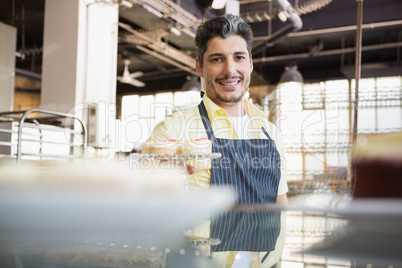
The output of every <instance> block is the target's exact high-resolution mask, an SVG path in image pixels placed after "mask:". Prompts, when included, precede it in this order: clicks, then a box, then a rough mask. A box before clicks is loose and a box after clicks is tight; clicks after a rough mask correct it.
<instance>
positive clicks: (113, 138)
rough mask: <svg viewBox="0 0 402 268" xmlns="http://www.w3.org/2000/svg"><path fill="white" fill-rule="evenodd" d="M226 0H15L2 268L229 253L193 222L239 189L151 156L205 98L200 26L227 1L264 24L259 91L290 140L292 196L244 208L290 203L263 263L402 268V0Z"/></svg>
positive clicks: (0, 139) (1, 155)
mask: <svg viewBox="0 0 402 268" xmlns="http://www.w3.org/2000/svg"><path fill="white" fill-rule="evenodd" d="M217 2H218V1H217V0H214V1H212V0H148V1H145V0H86V1H84V0H46V1H45V0H2V1H1V2H0V93H1V94H0V95H1V98H0V170H1V172H0V191H1V194H0V211H1V215H2V216H0V237H1V238H0V263H1V266H2V267H229V266H225V265H223V264H222V262H219V260H220V258H222V259H224V256H223V257H222V256H220V255H219V254H215V255H214V257H211V256H212V255H213V253H214V249H215V250H216V249H217V248H219V245H220V244H222V241H219V240H217V239H214V238H210V237H205V238H204V237H202V236H196V235H194V234H190V233H189V232H190V231H188V229H190V227H192V228H193V227H194V226H197V224H199V223H200V222H202V221H204V220H205V219H206V218H207V217H212V215H214V216H215V217H219V215H221V214H222V213H223V212H224V211H226V210H228V209H233V193H232V192H230V191H226V190H224V189H213V187H211V189H208V190H205V191H196V192H191V191H190V192H191V194H189V191H188V189H187V186H186V187H182V186H183V185H182V184H183V181H185V179H186V174H185V172H183V161H184V160H183V158H180V157H177V158H175V160H174V161H168V164H169V166H168V168H161V166H158V165H154V162H153V160H154V159H153V157H152V156H149V155H147V154H143V153H141V152H142V146H143V145H144V143H145V142H146V140H147V138H148V137H149V135H150V132H151V131H152V129H153V128H154V126H155V125H156V124H158V123H159V122H160V121H161V120H163V119H165V118H166V117H169V116H170V115H171V114H172V113H174V112H176V111H179V110H183V109H188V108H189V107H192V106H194V105H197V104H198V103H199V101H200V100H201V97H200V92H201V91H202V86H203V81H200V79H199V77H198V76H197V75H196V72H195V68H194V66H195V45H194V36H195V31H196V27H197V25H198V24H199V23H200V22H202V21H203V20H204V19H205V18H208V17H212V16H215V15H218V14H223V13H234V14H237V15H239V16H240V17H242V18H243V19H244V20H245V21H247V22H248V23H249V24H250V25H251V27H252V29H253V32H254V45H253V55H252V56H253V64H254V70H253V73H252V78H251V84H250V88H249V92H248V94H247V98H248V99H249V100H250V101H251V102H252V103H254V104H255V105H256V106H257V107H259V108H260V109H262V110H264V111H265V112H266V115H267V117H268V119H269V120H270V121H271V122H274V123H275V124H276V125H277V126H278V128H279V129H280V131H281V133H282V136H283V139H284V142H285V147H286V168H287V173H286V177H287V181H288V188H289V191H288V197H289V201H290V204H289V205H288V206H284V207H281V206H279V207H278V206H250V207H240V208H239V207H237V208H236V209H237V210H235V211H234V212H235V213H253V212H254V213H262V215H263V216H264V217H265V216H267V217H268V215H269V217H271V216H272V214H275V217H274V218H275V220H276V223H275V224H274V225H275V226H276V227H277V228H275V230H274V231H272V230H271V231H272V232H271V233H275V234H276V236H275V237H274V238H273V242H272V243H273V248H274V249H273V250H272V252H274V251H276V250H278V251H281V254H280V257H279V259H277V260H276V264H275V263H269V262H268V261H267V262H266V263H263V264H260V266H252V267H273V266H272V265H276V267H283V268H288V267H289V268H302V267H303V268H311V267H328V268H329V267H358V268H360V267H373V268H377V267H388V268H390V267H392V268H396V267H402V230H401V228H400V226H401V223H402V200H401V196H402V183H401V182H400V180H401V178H402V154H401V152H402V55H401V52H402V51H401V50H402V12H401V10H402V1H400V0H382V1H378V0H357V1H356V0H289V1H287V0H238V1H236V0H226V1H222V3H217ZM219 4H220V6H219ZM356 89H357V90H356ZM207 157H209V158H214V157H218V156H215V155H208V156H207ZM144 161H145V162H144ZM139 163H142V164H139ZM144 163H146V164H144ZM55 178H56V180H54V179H55ZM127 178H130V183H127ZM42 184H43V185H42ZM264 219H265V218H264ZM270 220H271V218H270ZM264 223H265V224H266V221H264ZM278 226H280V228H279V227H278ZM122 230H123V231H122ZM128 230H129V231H128ZM264 230H265V229H264ZM271 246H272V245H271ZM268 251H269V250H268ZM272 252H271V253H272ZM215 253H216V252H215ZM219 256H220V257H219ZM237 256H238V255H236V256H233V258H237ZM226 257H227V256H226ZM268 259H269V256H268ZM233 267H234V266H233ZM236 267H237V266H236ZM238 267H245V266H238ZM249 267H250V266H249Z"/></svg>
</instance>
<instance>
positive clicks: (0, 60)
mask: <svg viewBox="0 0 402 268" xmlns="http://www.w3.org/2000/svg"><path fill="white" fill-rule="evenodd" d="M16 48H17V29H16V28H15V27H12V26H9V25H7V24H4V23H1V22H0V112H8V111H12V110H13V106H14V80H15V52H16Z"/></svg>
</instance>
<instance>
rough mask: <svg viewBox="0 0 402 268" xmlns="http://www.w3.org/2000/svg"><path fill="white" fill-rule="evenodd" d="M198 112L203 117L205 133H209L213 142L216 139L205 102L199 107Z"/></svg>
mask: <svg viewBox="0 0 402 268" xmlns="http://www.w3.org/2000/svg"><path fill="white" fill-rule="evenodd" d="M198 111H199V112H200V115H201V120H202V123H203V124H204V128H205V131H206V132H207V135H208V139H210V140H212V139H214V138H215V135H214V132H213V130H212V125H211V121H210V120H209V117H208V113H207V109H206V108H205V105H204V101H201V103H200V104H199V105H198Z"/></svg>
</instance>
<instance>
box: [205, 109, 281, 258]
mask: <svg viewBox="0 0 402 268" xmlns="http://www.w3.org/2000/svg"><path fill="white" fill-rule="evenodd" d="M198 109H199V112H200V115H201V119H202V121H203V124H204V127H205V130H206V132H207V134H208V138H209V139H210V140H211V141H212V152H213V153H221V154H222V157H221V158H217V159H212V167H211V181H210V183H211V185H219V186H229V187H234V188H235V189H236V191H237V195H238V196H237V197H238V199H237V203H239V204H263V203H276V198H277V195H278V185H279V180H280V176H281V170H280V155H279V152H278V150H277V149H276V146H275V141H274V140H272V139H271V137H270V136H269V134H268V133H267V131H266V130H265V129H264V128H262V130H261V131H263V133H264V134H265V135H266V136H267V138H268V139H234V140H233V139H221V138H216V137H215V135H214V132H213V130H212V126H211V122H210V120H209V118H208V114H207V111H206V109H205V105H204V103H203V102H201V103H200V105H199V106H198ZM279 232H280V214H279V213H267V214H264V213H263V214H256V213H237V212H228V213H224V214H223V215H221V216H219V217H216V218H213V219H211V233H210V237H211V238H219V239H220V240H221V241H222V242H221V244H219V245H216V246H212V248H211V251H255V252H261V251H267V254H266V256H267V255H268V253H269V252H270V251H272V250H273V249H274V248H275V244H276V239H277V237H278V235H279ZM264 260H265V259H263V260H261V261H262V262H263V261H264Z"/></svg>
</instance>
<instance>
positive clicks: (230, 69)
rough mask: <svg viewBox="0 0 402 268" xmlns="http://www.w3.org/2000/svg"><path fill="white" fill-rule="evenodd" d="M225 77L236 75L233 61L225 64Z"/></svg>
mask: <svg viewBox="0 0 402 268" xmlns="http://www.w3.org/2000/svg"><path fill="white" fill-rule="evenodd" d="M224 72H225V76H227V77H231V76H232V75H233V74H235V73H236V64H235V62H234V61H233V60H227V61H226V63H225V70H224Z"/></svg>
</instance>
